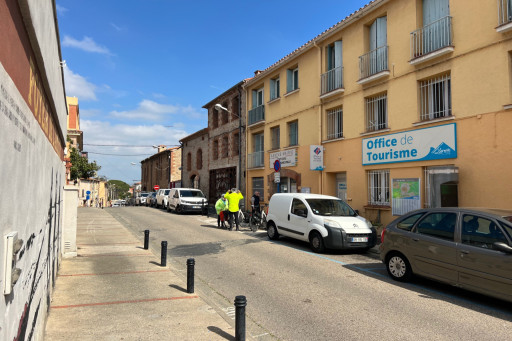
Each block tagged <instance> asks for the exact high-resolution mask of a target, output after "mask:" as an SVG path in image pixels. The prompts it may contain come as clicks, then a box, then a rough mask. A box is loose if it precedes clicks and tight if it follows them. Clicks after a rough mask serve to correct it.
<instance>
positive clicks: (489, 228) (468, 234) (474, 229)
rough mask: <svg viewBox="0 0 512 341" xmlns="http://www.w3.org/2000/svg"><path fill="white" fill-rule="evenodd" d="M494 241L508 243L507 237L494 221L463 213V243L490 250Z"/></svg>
mask: <svg viewBox="0 0 512 341" xmlns="http://www.w3.org/2000/svg"><path fill="white" fill-rule="evenodd" d="M496 242H502V243H505V244H507V245H508V241H507V237H505V234H504V233H503V231H502V230H501V228H500V227H499V226H498V225H497V224H496V223H495V222H493V221H491V220H489V219H486V218H482V217H478V216H474V215H469V214H465V215H464V217H463V218H462V243H463V244H467V245H472V246H477V247H481V248H484V249H491V250H492V249H494V245H493V244H494V243H496Z"/></svg>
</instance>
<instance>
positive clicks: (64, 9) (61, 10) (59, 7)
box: [57, 5, 68, 15]
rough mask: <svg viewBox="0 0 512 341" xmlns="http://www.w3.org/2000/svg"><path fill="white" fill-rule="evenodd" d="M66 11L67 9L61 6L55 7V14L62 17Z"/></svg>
mask: <svg viewBox="0 0 512 341" xmlns="http://www.w3.org/2000/svg"><path fill="white" fill-rule="evenodd" d="M67 11H68V9H67V8H65V7H62V6H60V5H57V13H58V14H59V15H64V14H65V13H66V12H67Z"/></svg>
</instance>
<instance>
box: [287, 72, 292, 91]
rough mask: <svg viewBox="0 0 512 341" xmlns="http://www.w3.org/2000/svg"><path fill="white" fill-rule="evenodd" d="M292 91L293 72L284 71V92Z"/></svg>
mask: <svg viewBox="0 0 512 341" xmlns="http://www.w3.org/2000/svg"><path fill="white" fill-rule="evenodd" d="M292 89H293V71H292V70H286V92H290V91H292Z"/></svg>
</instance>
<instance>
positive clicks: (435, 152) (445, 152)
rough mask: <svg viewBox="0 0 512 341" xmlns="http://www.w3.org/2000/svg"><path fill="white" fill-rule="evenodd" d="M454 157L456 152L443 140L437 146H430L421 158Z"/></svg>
mask: <svg viewBox="0 0 512 341" xmlns="http://www.w3.org/2000/svg"><path fill="white" fill-rule="evenodd" d="M456 157H457V152H456V151H455V150H454V149H453V148H452V147H450V146H449V145H447V144H446V143H444V142H443V143H441V144H440V145H439V146H437V148H434V147H430V152H429V153H428V154H427V156H425V157H424V158H422V159H421V160H435V159H451V158H456Z"/></svg>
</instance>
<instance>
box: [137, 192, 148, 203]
mask: <svg viewBox="0 0 512 341" xmlns="http://www.w3.org/2000/svg"><path fill="white" fill-rule="evenodd" d="M148 196H149V193H147V192H141V193H140V195H139V196H138V197H137V198H136V199H135V206H141V205H145V204H146V200H147V197H148Z"/></svg>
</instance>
